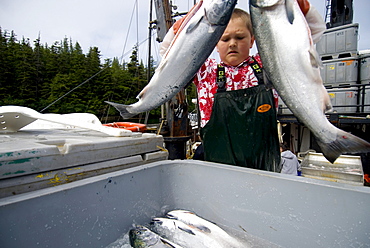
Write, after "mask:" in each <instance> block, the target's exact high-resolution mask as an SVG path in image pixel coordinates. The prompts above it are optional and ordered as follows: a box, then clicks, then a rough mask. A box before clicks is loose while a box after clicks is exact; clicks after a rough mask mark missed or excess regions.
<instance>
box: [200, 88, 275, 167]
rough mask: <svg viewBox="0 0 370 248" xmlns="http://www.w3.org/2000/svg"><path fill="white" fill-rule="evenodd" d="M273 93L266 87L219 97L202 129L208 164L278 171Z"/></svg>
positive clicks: (226, 92)
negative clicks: (214, 163)
mask: <svg viewBox="0 0 370 248" xmlns="http://www.w3.org/2000/svg"><path fill="white" fill-rule="evenodd" d="M274 106H275V105H274V98H273V94H272V90H271V89H268V88H267V87H266V86H265V85H264V84H261V85H258V86H255V87H251V88H247V89H241V90H234V91H223V92H222V91H221V92H218V93H216V94H215V99H214V104H213V108H212V114H211V118H210V120H209V121H208V123H207V124H206V125H205V126H204V128H202V129H201V136H202V139H203V145H204V160H206V161H212V162H218V163H225V164H231V165H237V166H243V167H248V168H254V169H260V170H268V171H277V170H278V168H279V164H280V148H279V140H278V131H277V119H276V108H275V107H274Z"/></svg>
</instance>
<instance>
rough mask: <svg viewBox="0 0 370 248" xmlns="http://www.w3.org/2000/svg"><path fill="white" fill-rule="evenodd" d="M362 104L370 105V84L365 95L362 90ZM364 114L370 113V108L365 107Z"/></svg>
mask: <svg viewBox="0 0 370 248" xmlns="http://www.w3.org/2000/svg"><path fill="white" fill-rule="evenodd" d="M364 84H365V82H364ZM360 103H361V104H362V103H364V104H365V105H370V84H368V85H365V94H363V89H362V88H361V94H360ZM364 113H370V106H365V107H364Z"/></svg>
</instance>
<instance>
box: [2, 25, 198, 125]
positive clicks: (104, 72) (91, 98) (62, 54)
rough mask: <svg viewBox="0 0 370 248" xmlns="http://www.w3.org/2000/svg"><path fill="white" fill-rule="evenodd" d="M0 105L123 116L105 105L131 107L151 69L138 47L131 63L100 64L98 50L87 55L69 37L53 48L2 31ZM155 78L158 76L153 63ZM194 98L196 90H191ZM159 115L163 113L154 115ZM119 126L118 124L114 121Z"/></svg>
mask: <svg viewBox="0 0 370 248" xmlns="http://www.w3.org/2000/svg"><path fill="white" fill-rule="evenodd" d="M0 34H1V35H0V65H1V66H0V106H4V105H17V106H24V107H29V108H32V109H34V110H36V111H39V112H41V113H59V114H65V113H78V112H86V113H92V114H95V115H96V116H97V117H98V118H99V119H101V120H103V117H105V116H116V117H117V116H119V113H118V111H116V110H115V109H114V108H113V107H111V106H110V105H108V104H107V103H105V102H104V101H113V102H118V103H122V104H131V103H134V102H136V101H137V99H136V96H137V95H138V93H139V92H140V91H141V90H142V89H143V88H144V87H145V85H146V84H147V82H148V81H149V80H148V68H147V66H145V65H144V64H143V62H142V61H139V59H138V56H137V51H138V50H137V49H138V48H137V47H134V48H133V50H132V54H131V57H130V61H129V62H127V63H120V62H119V60H118V59H117V58H113V59H106V60H105V61H104V62H103V63H102V62H101V55H100V51H99V49H98V47H90V48H89V50H88V52H87V53H86V54H84V53H83V50H82V48H81V46H80V45H79V43H78V42H75V43H74V44H72V40H71V39H67V38H64V39H62V40H61V41H57V42H54V44H52V45H51V46H48V45H47V44H42V43H41V41H40V38H38V39H36V40H35V41H33V43H32V44H31V41H30V40H29V39H26V38H22V40H17V38H16V34H15V33H14V31H12V32H7V31H3V30H1V28H0ZM149 67H150V68H149V69H150V74H149V75H150V77H151V76H152V75H153V73H154V69H155V68H154V67H153V60H152V59H151V63H150V66H149ZM190 91H192V92H193V94H192V95H193V96H192V97H194V96H195V93H194V92H195V91H194V89H190ZM150 115H151V118H158V117H159V116H160V108H158V109H156V110H152V111H151V112H150ZM114 121H117V120H114Z"/></svg>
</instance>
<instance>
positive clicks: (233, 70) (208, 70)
mask: <svg viewBox="0 0 370 248" xmlns="http://www.w3.org/2000/svg"><path fill="white" fill-rule="evenodd" d="M254 59H255V60H256V61H257V63H258V64H259V65H260V67H262V62H261V58H260V56H259V55H258V54H256V55H255V56H254ZM249 60H250V57H249V58H248V59H247V60H245V61H244V62H243V63H241V64H239V65H238V66H230V65H226V64H224V63H222V62H221V65H223V66H224V67H225V74H226V90H227V91H230V90H241V89H246V88H249V87H253V86H257V85H258V79H257V77H256V75H255V74H254V71H253V69H252V67H251V66H250V65H249V63H248V62H249ZM216 78H217V61H216V60H215V59H207V60H206V62H205V63H204V64H203V65H202V67H201V68H200V70H199V71H198V72H197V74H196V75H195V77H194V83H195V85H196V87H197V91H198V103H199V111H200V117H201V127H204V126H205V125H206V123H207V122H208V121H209V119H210V118H211V114H212V106H213V102H214V95H215V94H216V92H217V83H216ZM274 98H275V105H276V106H278V95H277V93H276V91H275V90H274Z"/></svg>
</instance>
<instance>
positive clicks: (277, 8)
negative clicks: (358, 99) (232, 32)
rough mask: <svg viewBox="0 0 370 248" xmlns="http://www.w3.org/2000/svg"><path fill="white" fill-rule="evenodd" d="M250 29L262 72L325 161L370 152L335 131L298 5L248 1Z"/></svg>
mask: <svg viewBox="0 0 370 248" xmlns="http://www.w3.org/2000/svg"><path fill="white" fill-rule="evenodd" d="M249 6H250V13H251V18H252V26H253V30H254V35H255V39H256V43H257V48H258V51H259V53H260V56H261V59H262V63H263V67H264V71H265V72H266V74H267V77H268V78H269V80H270V81H271V82H272V84H273V86H274V88H275V89H276V90H277V91H278V93H279V95H280V97H281V99H282V100H283V101H284V103H285V104H286V105H287V106H288V108H289V109H290V110H291V111H292V112H293V114H294V115H295V116H296V117H297V118H298V120H299V121H300V122H302V123H303V124H304V125H305V126H306V127H308V128H309V129H310V131H311V132H312V133H313V135H314V136H315V137H316V140H317V142H318V144H319V146H320V148H321V149H322V152H323V154H324V156H325V158H326V159H327V160H328V161H330V162H331V163H334V161H335V160H336V159H337V158H338V157H339V156H340V155H341V154H342V153H361V152H370V144H369V143H368V142H366V141H365V140H363V139H360V138H358V137H356V136H354V135H352V134H349V133H347V132H344V131H342V130H340V129H338V128H336V127H335V126H333V125H332V124H331V123H330V122H329V121H328V119H327V117H326V116H325V111H329V110H331V109H332V106H331V104H330V99H329V96H328V93H327V91H326V89H325V87H324V85H323V82H322V79H321V76H320V65H321V61H320V58H319V56H318V54H317V52H316V50H315V47H314V44H313V41H312V38H311V33H310V29H309V27H308V24H307V22H306V19H305V17H304V15H303V13H302V12H301V10H300V7H299V5H298V3H297V1H296V0H250V1H249Z"/></svg>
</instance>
